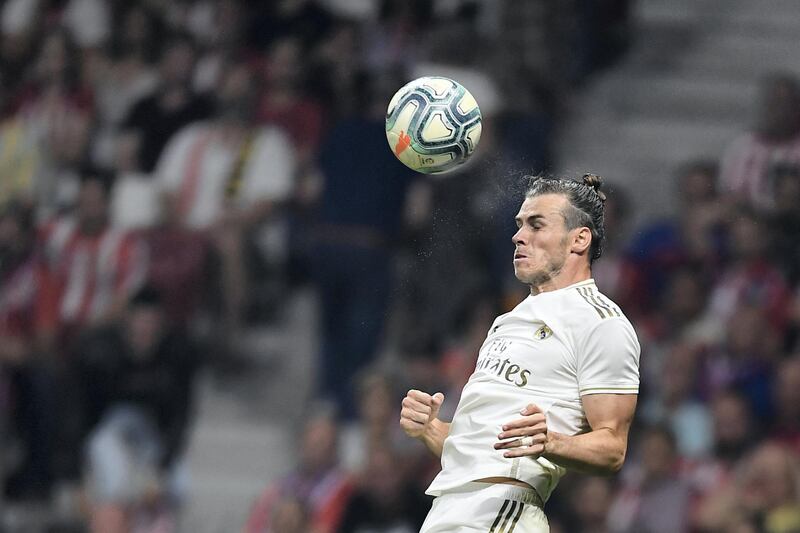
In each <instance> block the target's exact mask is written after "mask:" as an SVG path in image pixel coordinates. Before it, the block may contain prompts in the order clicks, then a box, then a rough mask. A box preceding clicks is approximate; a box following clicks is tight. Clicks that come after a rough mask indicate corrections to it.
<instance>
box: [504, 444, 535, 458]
mask: <svg viewBox="0 0 800 533" xmlns="http://www.w3.org/2000/svg"><path fill="white" fill-rule="evenodd" d="M542 453H544V445H543V444H534V445H533V446H525V447H522V448H514V449H513V450H506V451H505V452H503V457H507V458H509V459H513V458H515V457H539V456H540V455H542Z"/></svg>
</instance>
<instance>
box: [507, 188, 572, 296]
mask: <svg viewBox="0 0 800 533" xmlns="http://www.w3.org/2000/svg"><path fill="white" fill-rule="evenodd" d="M568 202H569V201H568V200H567V199H566V198H565V197H564V196H562V195H560V194H542V195H540V196H535V197H533V198H526V199H525V201H524V202H522V206H521V207H520V209H519V213H517V216H516V218H515V220H516V222H517V228H519V229H518V230H517V232H516V233H515V234H514V237H513V238H512V241H513V242H514V275H515V276H517V279H518V280H520V281H521V282H523V283H526V284H528V285H534V286H538V285H541V284H542V283H545V282H547V281H549V280H551V279H553V278H554V277H555V276H557V275H558V273H559V272H561V269H562V268H563V267H564V263H565V262H566V260H567V255H568V253H569V245H568V235H569V232H568V231H567V227H566V225H565V221H564V215H563V213H564V210H565V209H566V208H567V207H568V205H569V203H568Z"/></svg>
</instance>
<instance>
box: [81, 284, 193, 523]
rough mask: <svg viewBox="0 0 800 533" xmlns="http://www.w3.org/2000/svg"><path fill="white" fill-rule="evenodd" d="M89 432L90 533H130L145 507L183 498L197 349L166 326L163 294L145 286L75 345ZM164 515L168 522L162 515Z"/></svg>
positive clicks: (87, 456) (172, 502) (87, 445)
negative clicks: (112, 320) (120, 312)
mask: <svg viewBox="0 0 800 533" xmlns="http://www.w3.org/2000/svg"><path fill="white" fill-rule="evenodd" d="M75 358H76V360H77V365H78V368H79V379H80V383H81V388H80V392H81V398H82V399H83V401H84V409H85V411H84V416H85V420H86V423H87V428H88V429H89V437H88V440H87V443H86V477H85V480H86V483H87V488H88V490H89V494H90V523H91V531H93V532H96V533H117V532H120V533H122V532H128V531H130V527H131V526H132V523H133V522H132V521H133V519H134V516H136V512H137V511H140V510H141V508H142V507H146V506H154V505H155V506H164V509H165V510H169V509H170V508H171V506H175V505H177V504H178V503H179V501H180V499H181V497H182V496H185V494H184V492H185V489H186V487H184V486H182V485H183V480H182V476H183V475H185V473H184V472H183V464H182V456H183V451H184V442H185V440H186V436H187V433H188V427H189V417H190V412H191V408H192V386H193V381H194V374H195V370H196V368H197V364H198V359H199V357H198V353H197V352H196V350H195V349H194V348H193V347H192V345H191V343H190V342H189V341H188V340H187V339H186V338H185V337H183V336H182V335H181V334H180V333H178V332H177V331H174V330H172V329H170V328H169V327H168V326H167V325H166V321H165V317H164V308H163V302H162V300H161V295H160V293H158V291H156V290H155V289H153V288H150V287H144V288H142V289H141V290H139V291H138V292H137V293H136V294H134V295H133V297H132V298H131V299H130V302H129V303H128V306H127V308H126V310H125V313H124V317H123V319H122V320H121V321H120V322H119V323H118V324H113V325H109V326H107V327H104V328H100V329H96V330H94V331H93V332H91V333H90V334H88V335H86V336H85V337H84V338H83V339H82V340H81V341H80V342H79V344H78V346H77V347H76V349H75ZM162 519H165V518H163V517H162Z"/></svg>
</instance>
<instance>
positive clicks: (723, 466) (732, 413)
mask: <svg viewBox="0 0 800 533" xmlns="http://www.w3.org/2000/svg"><path fill="white" fill-rule="evenodd" d="M710 405H711V416H712V418H713V431H714V443H713V445H712V454H711V455H710V456H708V457H705V458H703V459H700V460H696V461H694V462H692V463H689V464H687V468H686V469H685V474H684V475H685V477H686V479H687V481H688V482H689V484H690V486H691V487H692V492H693V494H694V503H693V506H692V513H691V522H692V525H693V526H696V527H698V528H699V529H700V530H701V531H702V530H703V529H702V528H703V524H705V523H706V522H707V521H708V520H709V519H710V518H709V513H712V514H713V512H714V509H715V504H714V502H715V501H716V499H717V498H718V497H719V495H720V494H724V493H726V492H727V491H729V490H730V489H731V487H732V485H733V483H734V478H735V470H736V468H737V465H738V464H739V462H740V461H742V460H743V458H744V457H745V456H746V455H747V454H748V453H749V452H750V451H751V450H752V449H753V447H755V446H756V445H757V443H758V440H756V439H753V438H752V435H754V434H757V431H756V422H755V420H754V418H753V415H752V411H751V408H750V405H749V404H748V402H747V400H746V398H745V397H744V396H743V395H741V394H739V393H738V392H736V391H734V390H726V391H722V392H720V393H718V394H717V395H716V396H715V397H713V398H712V399H711V402H710Z"/></svg>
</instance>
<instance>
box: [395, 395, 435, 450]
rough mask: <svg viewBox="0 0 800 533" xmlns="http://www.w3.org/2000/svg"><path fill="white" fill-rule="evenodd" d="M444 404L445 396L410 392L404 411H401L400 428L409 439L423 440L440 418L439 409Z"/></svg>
mask: <svg viewBox="0 0 800 533" xmlns="http://www.w3.org/2000/svg"><path fill="white" fill-rule="evenodd" d="M442 402H444V394H442V393H441V392H437V393H436V394H434V395H433V396H431V395H430V394H428V393H425V392H422V391H418V390H414V389H412V390H410V391H408V394H407V395H406V397H405V398H403V409H402V410H401V411H400V427H402V428H403V430H404V431H405V432H406V434H407V435H408V436H409V437H414V438H417V439H418V438H422V437H424V436H425V433H426V431H427V430H428V429H429V428H430V427H431V424H432V423H433V421H434V420H436V419H437V417H438V416H439V409H440V408H441V407H442Z"/></svg>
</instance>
